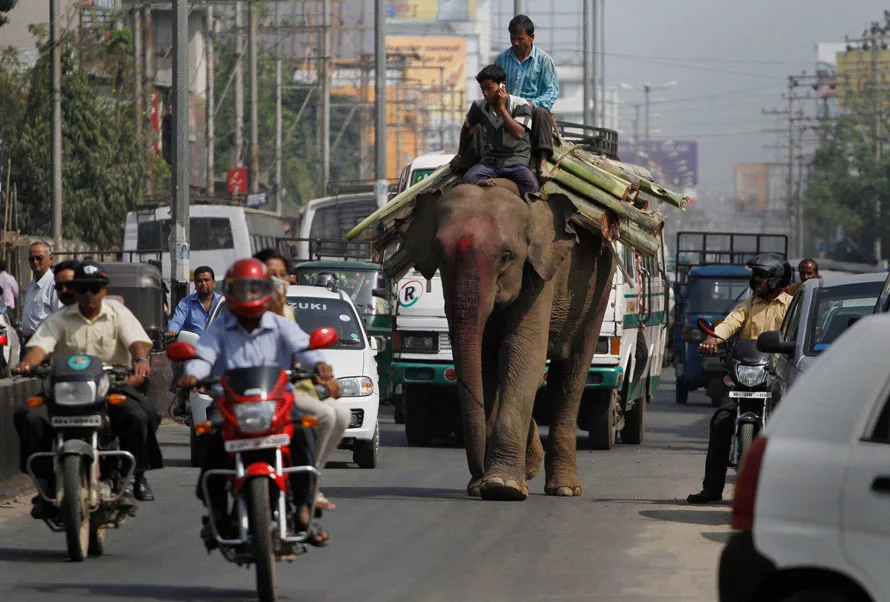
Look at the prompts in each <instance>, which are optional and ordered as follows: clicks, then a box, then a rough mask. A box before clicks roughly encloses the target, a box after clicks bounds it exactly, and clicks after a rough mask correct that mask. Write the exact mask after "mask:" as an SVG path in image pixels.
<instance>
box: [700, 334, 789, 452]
mask: <svg viewBox="0 0 890 602" xmlns="http://www.w3.org/2000/svg"><path fill="white" fill-rule="evenodd" d="M697 325H698V327H699V328H700V329H701V330H702V331H703V332H704V333H705V334H707V335H709V336H712V337H716V338H718V339H719V338H720V337H717V335H716V334H715V333H714V327H713V326H712V325H711V324H710V322H708V321H707V320H704V319H703V318H700V319H699V320H698V322H697ZM720 340H721V341H722V343H721V344H720V345H719V346H718V351H717V356H718V357H721V359H722V361H723V365H724V366H725V367H726V370H727V372H728V374H727V376H726V377H725V378H724V382H725V384H726V385H727V386H728V387H729V398H730V399H732V400H734V401H736V418H735V431H734V434H733V441H732V449H731V451H730V457H729V462H730V465H731V466H733V467H736V468H737V467H739V466H741V464H742V461H743V460H744V459H745V456H746V455H747V454H748V450H750V449H751V446H752V445H753V442H754V438H755V437H756V436H757V435H758V434H760V432H761V431H763V429H765V428H766V423H767V419H768V418H769V415H770V413H772V410H773V404H772V393H771V390H772V384H773V375H772V373H771V372H770V370H769V358H770V355H769V354H768V353H763V352H762V351H758V350H757V340H756V339H750V340H740V341H736V342H735V343H734V344H730V343H729V342H728V341H726V340H724V339H720ZM721 347H722V349H721Z"/></svg>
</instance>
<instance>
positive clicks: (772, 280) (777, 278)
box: [745, 253, 792, 290]
mask: <svg viewBox="0 0 890 602" xmlns="http://www.w3.org/2000/svg"><path fill="white" fill-rule="evenodd" d="M745 267H746V268H748V270H750V271H751V288H752V289H753V288H754V276H755V275H758V274H761V275H763V276H766V278H767V284H769V288H770V290H776V289H780V288H785V287H786V286H788V285H789V284H791V273H792V272H791V264H789V263H788V261H787V260H786V259H785V258H784V257H782V256H781V255H776V254H775V253H761V254H760V255H756V256H754V257H752V258H751V259H749V260H748V262H747V263H746V264H745Z"/></svg>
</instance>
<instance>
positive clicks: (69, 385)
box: [53, 381, 97, 406]
mask: <svg viewBox="0 0 890 602" xmlns="http://www.w3.org/2000/svg"><path fill="white" fill-rule="evenodd" d="M53 398H54V399H55V400H56V403H57V404H59V405H63V406H76V405H84V404H89V403H93V402H94V401H96V398H97V396H96V383H95V382H93V381H76V382H61V383H56V384H55V385H53Z"/></svg>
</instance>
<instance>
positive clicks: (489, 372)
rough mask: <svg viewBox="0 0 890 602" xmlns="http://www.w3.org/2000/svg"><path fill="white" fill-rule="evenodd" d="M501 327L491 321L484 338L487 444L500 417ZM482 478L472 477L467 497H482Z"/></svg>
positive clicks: (483, 358) (483, 357) (483, 384)
mask: <svg viewBox="0 0 890 602" xmlns="http://www.w3.org/2000/svg"><path fill="white" fill-rule="evenodd" d="M500 333H501V331H500V325H499V324H498V323H497V321H496V320H489V321H488V324H487V325H486V327H485V333H484V334H483V336H482V387H483V397H484V403H485V424H486V442H487V441H488V439H489V438H490V437H491V430H492V428H494V422H495V420H497V416H498V357H499V355H500V351H499V347H500ZM486 447H487V446H486ZM481 484H482V478H481V477H472V478H471V479H470V482H469V483H468V484H467V495H470V496H473V497H479V496H480V495H481V492H480V485H481Z"/></svg>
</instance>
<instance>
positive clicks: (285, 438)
mask: <svg viewBox="0 0 890 602" xmlns="http://www.w3.org/2000/svg"><path fill="white" fill-rule="evenodd" d="M288 443H290V435H287V434H281V435H270V436H268V437H256V438H255V439H232V440H230V441H226V442H225V448H226V451H227V452H243V451H250V450H252V449H266V448H269V447H283V446H285V445H287V444H288Z"/></svg>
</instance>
